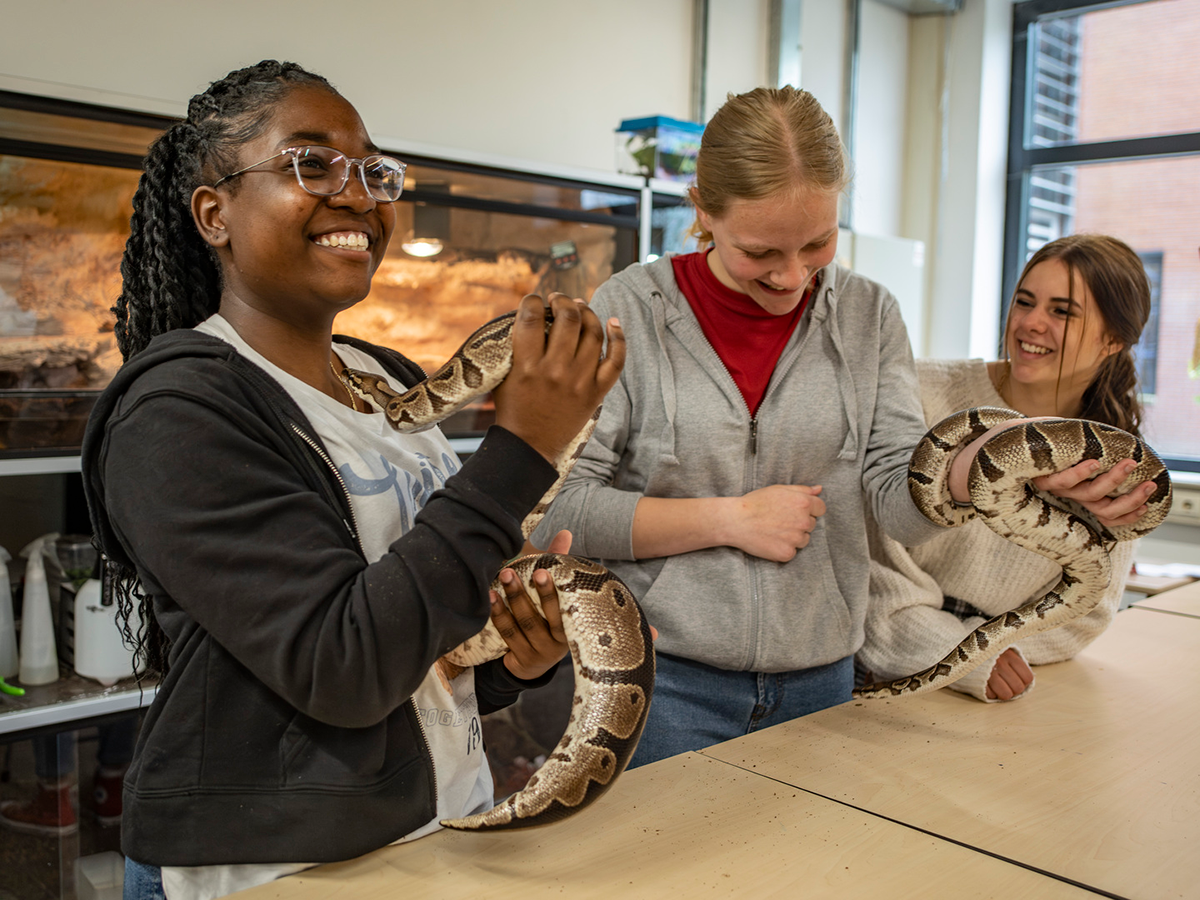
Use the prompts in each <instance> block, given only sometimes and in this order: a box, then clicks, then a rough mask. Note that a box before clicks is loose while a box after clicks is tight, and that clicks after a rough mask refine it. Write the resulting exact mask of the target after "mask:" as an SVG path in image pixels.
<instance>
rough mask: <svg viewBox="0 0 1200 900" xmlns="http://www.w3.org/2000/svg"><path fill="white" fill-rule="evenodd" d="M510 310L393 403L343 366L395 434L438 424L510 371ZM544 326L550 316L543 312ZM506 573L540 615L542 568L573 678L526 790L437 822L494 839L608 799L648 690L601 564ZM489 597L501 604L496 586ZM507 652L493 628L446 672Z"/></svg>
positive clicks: (538, 559)
mask: <svg viewBox="0 0 1200 900" xmlns="http://www.w3.org/2000/svg"><path fill="white" fill-rule="evenodd" d="M515 315H516V314H515V313H508V314H507V315H504V316H501V317H499V318H497V319H493V320H492V321H491V322H488V323H487V324H486V325H484V326H483V327H482V328H480V329H479V330H478V331H476V332H475V333H474V334H472V335H471V336H470V337H469V338H467V340H466V341H465V342H464V343H463V345H462V346H461V347H460V348H459V349H458V350H457V351H456V352H455V353H454V355H453V356H452V357H451V358H450V360H449V361H448V362H447V363H446V364H445V365H444V366H442V368H440V369H439V370H438V371H437V372H435V373H434V374H433V375H431V376H430V377H429V378H427V379H426V380H425V381H423V382H421V383H420V384H418V385H416V386H415V387H413V388H412V389H410V390H408V391H406V392H405V393H402V394H397V393H396V392H395V391H394V390H392V389H391V388H390V387H389V386H388V385H387V383H386V382H385V381H384V380H383V379H382V378H378V377H376V376H375V375H372V374H370V373H367V372H361V371H358V370H355V369H347V370H346V371H345V374H344V375H343V376H342V380H343V382H344V383H345V384H346V386H347V387H348V388H349V389H350V390H351V391H353V392H354V393H355V394H356V395H358V396H359V397H362V398H363V399H364V400H366V401H367V402H368V403H370V404H372V405H373V406H374V407H375V408H376V409H378V410H381V411H382V412H383V413H384V415H385V416H386V417H387V420H388V422H389V424H390V425H391V426H392V427H393V428H395V429H396V430H397V431H401V432H409V431H416V430H419V429H422V428H424V427H427V426H429V425H433V424H436V423H437V422H440V421H442V420H443V419H445V418H447V417H448V416H450V415H451V414H452V413H454V412H456V411H458V410H459V409H461V408H463V407H464V406H466V404H467V403H469V402H470V401H471V400H473V399H475V398H476V397H479V396H481V395H483V394H485V393H487V392H488V391H490V390H492V389H493V388H494V387H496V386H497V385H498V384H500V382H501V381H503V380H504V378H505V376H506V375H508V373H509V371H510V370H511V368H512V324H513V320H514V319H515ZM546 316H547V324H546V327H547V329H549V326H550V318H551V317H550V313H549V310H547V313H546ZM598 416H599V410H597V411H596V414H595V415H594V416H593V417H592V419H591V420H590V421H589V422H588V423H587V425H586V426H585V427H584V428H583V430H582V431H580V433H579V434H578V435H577V436H576V437H575V439H574V440H573V441H572V443H571V445H570V446H569V447H568V448H567V449H566V450H565V451H564V452H563V454H562V456H561V457H560V459H559V461H558V463H557V466H556V467H557V469H558V479H557V480H556V481H555V482H554V484H553V485H551V487H550V489H549V490H548V491H547V492H546V494H545V495H544V496H543V497H542V499H541V501H540V502H539V503H538V505H537V506H536V507H535V508H534V509H533V511H532V512H530V513H529V515H528V516H526V517H525V520H524V521H523V522H522V524H521V531H522V533H523V534H524V536H525V537H529V535H530V534H531V533H532V532H533V529H534V528H535V527H537V524H538V522H540V521H541V519H542V517H543V515H544V514H545V511H546V507H547V505H548V504H549V503H550V501H551V500H552V499H553V498H554V496H555V495H556V494H557V493H558V490H559V488H560V487H561V486H562V483H563V481H565V480H566V476H567V473H568V472H569V471H570V470H571V467H572V466H573V465H574V463H575V460H576V459H577V458H578V455H579V453H580V452H582V450H583V446H584V444H586V443H587V440H588V438H589V437H591V434H592V431H593V430H594V429H595V427H596V419H597V417H598ZM511 567H512V568H513V569H514V570H515V572H516V573H517V575H518V577H520V578H521V580H522V581H523V582H524V583H525V585H526V590H527V591H528V592H529V595H530V597H531V598H533V599H534V601H535V604H537V605H538V606H539V611H540V603H539V602H538V599H537V598H538V595H537V592H536V590H533V589H532V587H531V583H530V579H531V578H532V575H533V572H534V570H535V569H546V570H547V572H549V574H550V576H551V578H553V580H554V584H555V586H556V587H557V588H558V595H559V604H560V608H561V610H562V619H563V630H564V631H565V632H566V636H567V642H568V645H569V646H570V649H571V660H572V664H573V666H574V669H575V697H574V702H573V704H572V712H571V717H570V721H569V722H568V725H567V729H566V732H565V733H564V734H563V737H562V740H561V741H559V743H558V746H557V747H556V748H555V749H554V752H553V753H551V754H550V755H549V756H548V757H547V759H546V762H545V764H544V765H543V766H542V767H541V768H540V769H539V770H538V771H537V772H536V773H535V774H534V775H533V776H532V777H531V778H530V779H529V781H528V782H527V783H526V785H525V787H524V788H523V789H522V790H521V791H519V792H518V793H516V794H513V795H512V796H511V797H509V798H508V799H507V800H505V801H503V802H502V803H500V804H498V805H497V806H495V807H494V808H493V809H491V810H489V811H488V812H486V813H481V814H479V815H475V816H469V817H466V818H462V819H451V820H446V821H443V822H442V825H444V826H446V827H448V828H458V829H463V830H481V831H482V830H500V829H510V828H526V827H529V826H533V825H544V824H547V823H549V822H554V821H557V820H558V819H562V818H565V817H567V816H569V815H573V814H574V813H576V812H578V811H579V810H581V809H583V808H584V807H586V806H588V805H589V804H591V803H592V802H593V801H594V800H596V799H597V798H598V797H599V796H600V795H601V794H603V793H604V792H605V791H606V790H607V789H608V788H609V787H611V785H612V784H613V782H614V781H615V779H616V778H617V776H618V775H619V774H620V773H621V772H622V771H623V770H624V768H625V766H626V764H627V763H628V762H629V759H630V757H632V756H633V751H634V750H635V749H636V747H637V742H638V738H640V737H641V734H642V728H643V727H644V726H645V724H646V715H647V713H648V711H649V708H650V698H651V695H652V694H653V691H654V648H653V644H652V642H651V637H650V628H649V626H648V625H647V624H646V620H645V617H644V616H643V615H642V612H641V608H640V607H639V606H638V603H637V600H635V599H634V596H633V594H632V592H631V591H630V590H629V588H628V587H626V586H625V585H624V584H623V583H622V582H621V580H620V579H619V578H617V576H616V575H613V574H612V573H611V572H609V571H608V570H607V569H605V568H604V567H603V566H600V565H597V564H595V563H593V562H590V561H588V560H583V559H578V558H576V557H572V556H562V555H555V554H541V555H538V556H527V557H524V558H522V559H520V560H517V561H516V562H514V563H511ZM492 588H493V589H494V590H496V591H497V592H499V593H500V596H504V593H503V592H502V591H501V589H500V584H499V582H498V581H495V582H493V583H492ZM507 650H508V646H507V644H505V643H504V639H503V638H502V637H501V636H500V633H499V632H498V631H497V630H496V628H495V626H494V625H493V624H492V623H491V622H490V621H489V622H488V624H487V625H486V626H485V627H484V629H483V631H481V632H480V633H479V634H477V635H476V636H475V637H473V638H470V639H469V640H467V641H466V642H464V643H463V644H461V645H460V646H459V647H457V648H456V649H454V650H452V651H451V652H450V653H448V654H446V656H445V657H443V659H442V660H439V665H443V664H444V663H445V662H447V661H448V662H449V663H450V664H451V668H452V669H453V668H455V667H463V666H473V665H478V664H480V663H484V662H487V661H488V660H491V659H497V658H499V657H501V656H503V655H504V654H505V653H506V652H507Z"/></svg>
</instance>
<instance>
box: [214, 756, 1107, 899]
mask: <svg viewBox="0 0 1200 900" xmlns="http://www.w3.org/2000/svg"><path fill="white" fill-rule="evenodd" d="M546 895H552V896H556V897H571V898H576V897H585V898H586V897H604V898H641V897H695V896H721V897H755V898H768V897H788V898H795V897H804V898H825V897H828V898H835V897H836V898H839V900H853V898H869V900H878V898H884V897H886V898H889V900H903V898H913V900H928V898H930V897H939V896H954V897H956V898H984V897H1004V898H1006V900H1019V898H1030V900H1034V898H1037V900H1041V898H1078V900H1083V898H1089V897H1091V898H1094V897H1095V894H1093V893H1091V892H1089V891H1085V890H1082V889H1081V888H1079V887H1076V886H1073V885H1071V884H1067V883H1066V882H1063V881H1060V880H1056V879H1054V878H1051V877H1048V876H1046V875H1043V874H1040V873H1037V872H1034V871H1030V870H1029V869H1026V868H1022V867H1020V866H1016V865H1012V864H1010V863H1008V862H1005V861H1003V860H999V859H995V858H994V857H991V856H988V855H986V854H983V853H978V852H976V851H974V850H971V849H968V848H966V847H962V846H958V845H956V844H954V843H952V842H949V841H945V840H942V839H940V838H937V837H934V836H931V835H928V834H923V833H921V832H920V831H916V830H914V829H911V828H906V827H904V826H902V825H897V824H896V823H894V822H889V821H887V820H886V819H881V818H878V817H876V816H872V815H869V814H867V813H864V812H861V811H859V810H856V809H852V808H850V807H848V806H845V805H843V804H840V803H834V802H832V801H829V800H826V799H824V798H821V797H817V796H814V795H813V794H810V793H808V792H806V791H802V790H799V789H796V788H793V787H790V786H788V785H785V784H780V783H779V782H776V781H772V780H771V779H769V778H764V777H762V776H761V775H756V774H753V773H751V772H746V771H743V770H741V769H739V768H737V767H734V766H730V765H727V764H725V763H722V762H719V761H717V760H714V759H708V758H706V757H703V756H700V755H698V754H695V753H687V754H683V755H681V756H676V757H672V758H671V759H667V760H663V761H661V762H658V763H654V764H653V765H649V766H644V767H642V768H639V769H635V770H633V771H631V772H626V773H625V775H623V776H622V777H621V779H620V780H619V781H618V782H617V784H616V785H615V786H614V787H613V788H612V790H611V791H609V793H608V794H607V795H606V796H605V797H603V798H601V800H600V801H599V802H598V803H596V804H595V805H594V806H592V807H591V808H590V809H588V810H585V811H583V812H582V813H580V814H579V815H577V816H574V817H573V818H571V819H568V820H566V821H563V822H560V823H557V824H555V825H550V826H546V827H544V828H538V829H529V830H521V831H508V832H497V833H492V834H475V833H472V834H467V833H461V832H451V831H441V832H437V833H435V834H433V835H430V836H428V837H425V838H421V839H420V840H417V841H413V842H412V843H408V844H400V845H396V846H392V847H385V848H384V849H382V850H377V851H375V852H374V853H370V854H368V855H366V856H363V857H361V858H359V859H357V860H352V861H350V862H345V863H334V864H330V865H325V866H320V867H318V868H315V869H310V870H308V871H306V872H301V873H299V874H296V875H291V876H289V877H287V878H282V879H280V880H279V881H275V882H272V883H271V884H266V885H262V886H261V887H257V888H251V889H250V890H247V891H243V892H240V893H239V894H238V895H237V896H238V898H239V900H240V898H246V900H266V898H287V900H310V898H311V900H316V898H320V900H329V898H354V900H376V898H379V900H382V898H394V897H404V898H405V900H420V898H439V900H456V898H463V900H466V898H470V900H475V898H478V897H487V898H488V900H509V898H511V900H527V898H531V897H542V896H546Z"/></svg>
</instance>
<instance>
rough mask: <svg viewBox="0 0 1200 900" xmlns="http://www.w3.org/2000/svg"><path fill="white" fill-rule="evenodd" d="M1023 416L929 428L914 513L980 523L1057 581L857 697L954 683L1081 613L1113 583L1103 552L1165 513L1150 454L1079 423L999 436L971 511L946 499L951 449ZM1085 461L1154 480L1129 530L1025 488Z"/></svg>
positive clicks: (916, 474) (982, 458)
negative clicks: (912, 670) (1129, 467)
mask: <svg viewBox="0 0 1200 900" xmlns="http://www.w3.org/2000/svg"><path fill="white" fill-rule="evenodd" d="M1021 418H1023V417H1022V416H1021V414H1020V413H1016V412H1013V411H1012V410H1007V409H997V408H994V407H979V408H975V409H967V410H963V411H962V412H958V413H955V414H954V415H952V416H949V417H948V418H946V419H943V420H942V421H941V422H939V423H937V424H936V425H934V426H933V428H931V429H930V430H929V432H928V433H927V434H926V435H925V437H924V438H923V439H922V440H921V442H920V444H918V445H917V449H916V450H915V451H914V452H913V456H912V462H911V464H910V466H909V475H908V485H909V491H910V493H911V494H912V497H913V500H914V501H915V502H916V504H917V507H918V508H919V509H920V510H921V512H922V513H923V514H924V515H925V516H926V518H928V519H930V520H931V521H933V522H936V523H938V524H940V525H947V526H951V527H953V526H958V525H963V524H965V523H966V522H967V521H969V520H970V519H972V518H975V517H976V516H978V517H979V518H980V519H982V520H983V522H984V523H985V524H986V525H987V526H988V527H989V528H991V529H992V530H993V531H994V532H996V534H998V535H1000V536H1001V537H1003V538H1005V539H1007V540H1009V541H1012V542H1013V543H1015V544H1017V545H1018V546H1021V547H1024V548H1026V549H1027V550H1031V551H1033V552H1034V553H1037V554H1040V555H1041V556H1044V557H1046V558H1047V559H1050V560H1052V561H1054V562H1055V563H1057V564H1059V565H1061V566H1062V579H1061V580H1060V581H1059V583H1058V584H1057V585H1055V586H1054V587H1053V588H1052V589H1051V590H1050V591H1049V592H1048V593H1047V594H1046V595H1045V596H1043V597H1038V598H1036V599H1034V600H1031V601H1029V602H1028V603H1026V604H1024V605H1023V606H1020V607H1018V608H1017V609H1014V610H1010V611H1009V612H1006V613H1002V614H1001V615H999V616H996V617H995V618H993V619H991V620H990V621H988V622H985V623H984V624H983V625H981V626H979V628H977V629H976V630H975V631H973V632H972V633H971V634H969V635H968V636H967V637H966V638H965V639H963V641H962V642H961V643H959V645H958V646H957V647H955V648H954V649H953V650H951V651H950V653H949V654H947V655H946V656H945V657H944V658H943V659H942V660H941V661H940V662H938V663H936V664H935V665H933V666H931V667H929V668H928V669H925V670H923V671H921V672H918V673H916V674H915V675H909V676H908V677H906V678H899V679H896V680H894V681H887V682H879V683H877V684H871V685H867V686H866V687H863V688H860V689H858V690H856V691H855V692H854V696H855V697H856V698H880V697H894V696H898V695H902V694H920V693H924V692H926V691H932V690H936V689H938V688H941V687H945V686H946V685H948V684H952V683H953V682H955V681H957V680H958V679H959V678H961V677H962V676H964V675H966V674H967V673H968V672H970V671H971V670H972V669H974V668H976V667H977V666H979V665H981V664H982V663H984V662H986V661H988V660H992V659H994V658H995V657H996V656H997V655H998V654H999V653H1001V652H1002V651H1003V650H1004V649H1005V648H1006V647H1008V646H1009V645H1011V644H1012V643H1014V642H1015V641H1017V640H1018V639H1020V638H1025V637H1029V636H1031V635H1034V634H1037V633H1039V632H1042V631H1047V630H1049V629H1051V628H1055V627H1057V626H1059V625H1062V624H1063V623H1064V622H1069V621H1070V620H1072V619H1074V618H1077V617H1078V616H1083V615H1086V614H1087V613H1088V612H1090V611H1091V610H1092V609H1093V608H1094V607H1095V606H1096V604H1097V603H1098V602H1099V600H1100V598H1101V596H1103V594H1104V591H1105V589H1106V588H1107V587H1108V585H1109V580H1110V578H1111V577H1112V567H1111V565H1110V563H1109V558H1108V551H1109V548H1110V547H1111V546H1112V544H1113V543H1114V542H1116V541H1128V540H1133V539H1134V538H1137V537H1141V536H1142V535H1144V534H1147V533H1148V532H1150V531H1152V530H1153V529H1154V528H1156V527H1157V526H1158V524H1159V523H1160V522H1162V520H1163V519H1164V518H1165V517H1166V514H1167V512H1168V511H1169V510H1170V508H1171V480H1170V478H1169V476H1168V475H1167V470H1166V467H1165V466H1164V465H1163V464H1162V462H1161V461H1160V460H1159V458H1158V457H1157V456H1155V454H1154V452H1153V451H1152V450H1151V449H1150V448H1149V447H1148V446H1146V444H1144V443H1143V442H1142V441H1140V440H1138V439H1137V438H1135V437H1133V436H1132V435H1130V434H1128V433H1126V432H1124V431H1121V430H1120V429H1118V428H1113V427H1111V426H1109V425H1102V424H1100V423H1097V422H1090V421H1086V420H1083V419H1042V420H1037V421H1028V420H1026V421H1024V422H1021V423H1019V424H1014V425H1013V426H1011V427H1009V428H1007V429H1005V430H1003V431H1001V432H999V433H998V434H996V435H994V436H993V437H992V438H990V439H989V440H988V441H987V442H986V443H985V444H984V445H983V447H982V448H981V449H980V451H979V453H978V455H977V456H976V457H975V461H974V462H973V463H972V465H971V474H970V478H969V484H970V489H971V505H970V506H959V505H958V504H956V503H955V502H954V501H953V500H952V499H951V497H950V492H949V488H948V486H947V485H948V478H947V475H948V472H949V468H950V462H951V460H953V458H954V456H955V454H956V452H957V451H958V450H959V449H961V448H962V447H965V446H966V445H967V444H970V443H971V442H972V441H974V440H975V439H976V438H977V437H979V436H980V435H982V434H983V433H984V432H986V431H988V430H989V429H991V428H992V427H994V426H996V425H1000V424H1002V423H1004V422H1008V421H1010V420H1012V419H1021ZM1085 459H1096V460H1099V461H1100V462H1101V470H1102V471H1107V470H1108V469H1110V468H1112V466H1113V465H1115V464H1116V463H1118V462H1120V461H1121V460H1123V459H1133V460H1134V461H1135V462H1136V463H1137V467H1136V468H1135V469H1134V470H1133V472H1131V473H1130V474H1129V476H1128V477H1127V478H1126V479H1125V481H1124V482H1123V483H1122V484H1121V485H1120V486H1119V488H1118V491H1119V492H1123V491H1127V490H1129V489H1130V488H1132V487H1133V486H1135V485H1137V484H1140V483H1141V482H1143V481H1153V482H1154V483H1155V485H1156V488H1155V491H1154V493H1153V494H1151V495H1150V497H1149V499H1148V500H1147V501H1146V503H1147V505H1148V507H1149V509H1148V511H1147V512H1146V513H1145V514H1144V515H1143V516H1142V517H1141V518H1140V519H1138V521H1137V522H1135V523H1133V524H1132V525H1123V526H1116V527H1112V528H1105V527H1104V526H1103V525H1101V524H1099V522H1097V521H1096V519H1095V518H1094V517H1093V516H1092V514H1091V513H1089V512H1088V511H1087V510H1086V509H1084V508H1083V507H1082V506H1080V505H1079V504H1078V503H1075V502H1074V501H1071V500H1065V499H1062V498H1059V497H1055V496H1053V495H1052V494H1049V493H1046V492H1044V491H1040V490H1038V489H1037V488H1035V487H1034V486H1033V483H1032V481H1033V479H1034V478H1037V477H1038V476H1040V475H1046V474H1049V473H1051V472H1058V471H1061V470H1063V469H1065V468H1068V467H1069V466H1072V465H1074V464H1076V463H1078V462H1081V461H1083V460H1085Z"/></svg>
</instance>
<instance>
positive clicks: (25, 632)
mask: <svg viewBox="0 0 1200 900" xmlns="http://www.w3.org/2000/svg"><path fill="white" fill-rule="evenodd" d="M57 537H58V535H57V534H47V535H43V536H42V537H40V538H38V539H37V540H35V541H34V542H33V543H31V544H30V545H29V546H28V547H26V548H25V550H24V551H22V553H23V555H25V556H27V557H28V560H27V562H26V563H25V602H24V608H23V612H22V613H21V668H20V671H19V674H18V676H17V677H18V678H19V679H20V681H21V684H23V685H25V686H26V687H29V686H32V685H38V684H50V683H52V682H55V681H58V649H57V647H56V646H55V643H54V617H53V616H52V615H51V614H50V588H49V586H48V585H47V583H46V561H45V545H46V542H47V541H52V540H54V539H55V538H57Z"/></svg>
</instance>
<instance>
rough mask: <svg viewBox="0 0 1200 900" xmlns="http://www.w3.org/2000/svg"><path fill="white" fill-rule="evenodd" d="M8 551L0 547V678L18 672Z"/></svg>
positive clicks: (11, 675) (18, 663) (19, 666)
mask: <svg viewBox="0 0 1200 900" xmlns="http://www.w3.org/2000/svg"><path fill="white" fill-rule="evenodd" d="M10 559H12V557H11V556H9V555H8V551H7V550H5V549H4V548H3V547H0V678H12V677H13V676H14V675H16V674H17V672H18V671H20V668H21V664H20V658H19V657H18V655H17V626H16V623H15V622H14V621H13V607H12V585H11V584H10V583H9V580H8V561H9V560H10Z"/></svg>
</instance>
